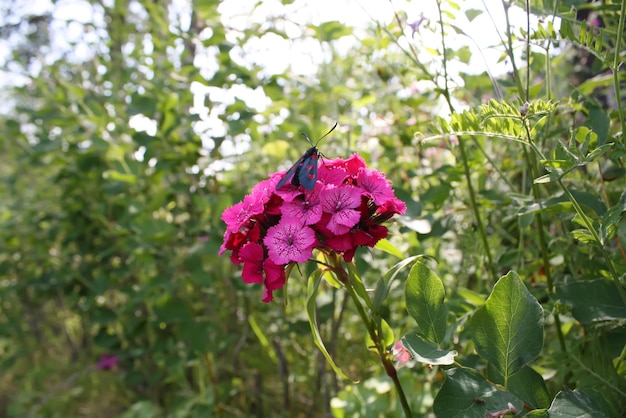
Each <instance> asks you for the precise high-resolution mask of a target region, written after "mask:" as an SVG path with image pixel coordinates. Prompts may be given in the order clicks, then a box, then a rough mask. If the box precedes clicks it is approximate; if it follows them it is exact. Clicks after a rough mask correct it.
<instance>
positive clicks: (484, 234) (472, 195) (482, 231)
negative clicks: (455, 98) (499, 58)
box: [437, 0, 498, 282]
mask: <svg viewBox="0 0 626 418" xmlns="http://www.w3.org/2000/svg"><path fill="white" fill-rule="evenodd" d="M437 12H438V13H439V27H440V29H441V48H442V50H443V53H442V57H443V62H442V65H443V79H444V88H443V95H444V97H445V99H446V102H447V104H448V108H449V109H450V112H452V113H454V112H455V109H454V105H453V104H452V100H451V99H450V88H449V86H448V78H449V76H448V59H447V54H446V36H445V31H444V24H443V13H442V10H441V1H440V0H437ZM458 139H459V150H460V151H461V161H462V162H463V174H464V176H465V180H466V181H467V191H468V193H469V198H470V204H471V206H472V211H473V212H474V217H475V219H476V226H477V228H478V233H479V235H480V239H481V241H482V242H483V245H484V247H485V253H486V256H487V268H488V270H489V273H491V277H492V280H493V281H494V282H495V281H496V280H498V273H497V272H496V268H495V265H494V262H493V257H492V256H491V248H490V247H489V240H488V239H487V232H486V230H485V225H484V224H483V220H482V217H481V216H480V211H479V210H478V203H477V202H476V192H475V191H474V186H473V184H472V176H471V172H470V168H469V161H468V158H467V152H466V151H465V140H464V138H463V137H462V136H458Z"/></svg>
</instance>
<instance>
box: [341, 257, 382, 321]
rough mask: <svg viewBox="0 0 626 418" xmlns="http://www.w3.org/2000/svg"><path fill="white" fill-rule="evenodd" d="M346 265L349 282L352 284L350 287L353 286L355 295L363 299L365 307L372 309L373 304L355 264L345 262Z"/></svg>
mask: <svg viewBox="0 0 626 418" xmlns="http://www.w3.org/2000/svg"><path fill="white" fill-rule="evenodd" d="M346 266H347V267H348V274H349V275H350V283H351V284H352V287H354V290H355V291H356V293H357V295H359V296H360V297H361V299H363V301H364V302H365V304H366V305H367V307H368V308H370V309H371V310H372V311H374V310H375V309H374V305H373V304H372V300H371V299H370V295H369V293H367V290H366V289H365V285H363V280H362V279H361V276H360V275H359V272H358V271H357V269H356V266H355V265H354V264H353V263H346Z"/></svg>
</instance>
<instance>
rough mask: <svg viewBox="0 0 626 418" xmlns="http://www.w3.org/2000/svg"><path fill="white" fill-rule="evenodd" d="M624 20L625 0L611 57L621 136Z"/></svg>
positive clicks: (625, 128) (623, 123)
mask: <svg viewBox="0 0 626 418" xmlns="http://www.w3.org/2000/svg"><path fill="white" fill-rule="evenodd" d="M624 20H626V0H622V7H621V10H620V12H619V23H618V26H617V36H616V37H615V55H614V57H613V65H612V68H611V70H612V72H613V87H614V88H615V100H616V102H617V110H618V112H617V114H618V115H619V121H620V124H621V125H622V136H623V135H624V132H626V122H625V121H624V110H623V108H622V96H621V92H620V86H619V67H620V66H621V64H623V62H621V61H620V55H621V53H622V48H621V44H622V34H623V33H624Z"/></svg>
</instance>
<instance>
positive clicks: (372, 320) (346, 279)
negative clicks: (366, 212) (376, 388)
mask: <svg viewBox="0 0 626 418" xmlns="http://www.w3.org/2000/svg"><path fill="white" fill-rule="evenodd" d="M326 258H327V260H328V265H329V267H330V269H331V270H332V272H333V273H335V274H336V276H337V279H338V280H339V281H340V282H341V283H342V284H343V285H344V287H345V289H346V290H347V292H348V295H350V298H351V299H352V301H353V302H354V305H355V307H356V310H357V313H358V314H359V317H360V318H361V321H362V322H363V324H364V325H365V328H366V329H367V332H368V334H369V336H370V338H371V340H372V341H373V342H374V346H375V349H376V352H377V353H378V357H379V358H380V361H381V363H382V364H383V367H384V368H385V372H386V373H387V376H389V377H390V378H391V380H392V381H393V384H394V386H395V387H396V391H397V392H398V397H399V398H400V404H401V405H402V410H403V411H404V415H405V416H406V417H407V418H410V417H411V416H412V415H411V408H410V407H409V402H408V400H407V398H406V395H405V394H404V390H403V389H402V385H401V384H400V380H399V379H398V372H397V371H396V367H395V366H394V364H393V360H392V359H391V357H390V356H389V354H388V352H387V347H385V343H384V339H383V336H382V332H381V326H380V318H378V316H377V314H376V313H375V312H372V317H370V316H369V315H368V314H367V312H366V310H365V307H364V306H363V303H362V299H361V297H359V294H358V292H357V290H356V289H355V286H354V283H352V279H351V278H350V276H351V274H349V273H348V268H347V266H345V265H344V264H343V263H342V261H341V257H340V256H339V255H338V254H336V253H334V252H329V253H326ZM352 274H356V270H354V269H353V272H352ZM362 296H364V297H368V296H367V294H364V295H362ZM365 303H366V304H367V305H369V306H372V303H371V301H369V300H367V301H365Z"/></svg>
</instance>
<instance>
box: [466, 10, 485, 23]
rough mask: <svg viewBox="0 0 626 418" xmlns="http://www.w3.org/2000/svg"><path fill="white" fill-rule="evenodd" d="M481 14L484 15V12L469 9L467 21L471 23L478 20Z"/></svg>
mask: <svg viewBox="0 0 626 418" xmlns="http://www.w3.org/2000/svg"><path fill="white" fill-rule="evenodd" d="M481 14H483V11H482V10H480V9H467V10H466V11H465V16H467V20H469V21H470V22H471V21H472V20H474V19H476V18H477V17H478V16H480V15H481Z"/></svg>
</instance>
